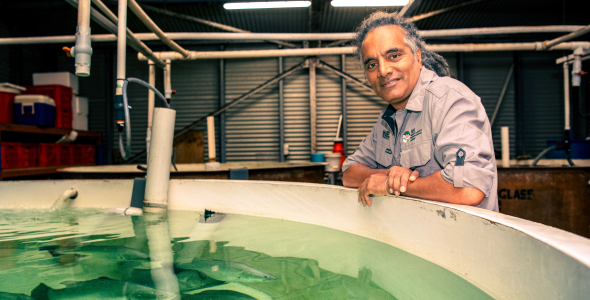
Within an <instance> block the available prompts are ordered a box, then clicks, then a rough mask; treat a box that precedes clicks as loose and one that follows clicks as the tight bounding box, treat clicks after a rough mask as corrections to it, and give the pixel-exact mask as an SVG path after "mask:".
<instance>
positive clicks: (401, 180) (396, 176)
mask: <svg viewBox="0 0 590 300" xmlns="http://www.w3.org/2000/svg"><path fill="white" fill-rule="evenodd" d="M387 177H388V180H387V189H388V190H389V192H388V193H389V194H395V195H396V196H399V195H400V194H402V193H405V192H406V191H407V190H408V180H410V181H414V180H416V179H417V178H418V177H420V173H419V172H418V171H416V170H414V171H412V170H410V169H408V168H404V167H391V169H389V172H388V173H387ZM359 191H360V189H359Z"/></svg>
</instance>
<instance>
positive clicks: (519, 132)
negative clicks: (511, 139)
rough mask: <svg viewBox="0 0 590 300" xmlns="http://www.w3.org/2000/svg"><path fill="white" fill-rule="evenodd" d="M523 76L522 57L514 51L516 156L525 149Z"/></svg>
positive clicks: (524, 152) (521, 153)
mask: <svg viewBox="0 0 590 300" xmlns="http://www.w3.org/2000/svg"><path fill="white" fill-rule="evenodd" d="M523 81H524V78H523V74H522V56H521V55H520V53H518V51H514V99H515V100H516V103H515V111H514V114H515V115H516V124H515V125H516V130H515V131H516V132H515V133H514V135H515V137H516V145H515V148H514V149H515V150H516V156H519V155H524V154H526V149H525V146H524V145H525V144H524V142H525V135H524V125H525V124H526V120H525V119H524V118H525V114H524V105H525V103H524V91H523V84H522V83H523Z"/></svg>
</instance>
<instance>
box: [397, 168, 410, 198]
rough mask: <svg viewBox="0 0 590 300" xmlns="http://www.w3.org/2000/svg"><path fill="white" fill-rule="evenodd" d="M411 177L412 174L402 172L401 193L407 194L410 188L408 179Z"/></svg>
mask: <svg viewBox="0 0 590 300" xmlns="http://www.w3.org/2000/svg"><path fill="white" fill-rule="evenodd" d="M409 177H410V172H402V174H401V178H400V187H399V191H400V193H405V192H406V190H407V187H408V178H409Z"/></svg>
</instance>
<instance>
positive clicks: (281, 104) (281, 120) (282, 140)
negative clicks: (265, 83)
mask: <svg viewBox="0 0 590 300" xmlns="http://www.w3.org/2000/svg"><path fill="white" fill-rule="evenodd" d="M279 48H281V47H279ZM282 73H283V58H282V57H280V56H279V74H282ZM283 89H284V83H283V79H281V80H279V162H285V98H284V95H283V92H284V91H283Z"/></svg>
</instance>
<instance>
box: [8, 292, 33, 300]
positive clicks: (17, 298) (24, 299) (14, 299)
mask: <svg viewBox="0 0 590 300" xmlns="http://www.w3.org/2000/svg"><path fill="white" fill-rule="evenodd" d="M0 299H2V300H4V299H6V300H35V299H33V298H31V297H29V296H27V295H25V294H13V293H4V292H0Z"/></svg>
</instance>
